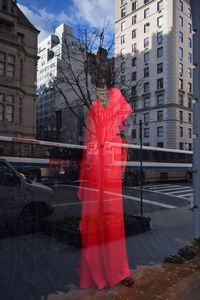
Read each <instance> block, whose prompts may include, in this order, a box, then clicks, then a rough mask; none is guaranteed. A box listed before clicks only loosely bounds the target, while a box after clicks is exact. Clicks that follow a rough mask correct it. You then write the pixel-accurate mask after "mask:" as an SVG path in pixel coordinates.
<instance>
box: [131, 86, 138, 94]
mask: <svg viewBox="0 0 200 300" xmlns="http://www.w3.org/2000/svg"><path fill="white" fill-rule="evenodd" d="M131 93H132V96H135V95H136V93H137V89H136V85H134V86H132V90H131Z"/></svg>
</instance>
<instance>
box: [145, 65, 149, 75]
mask: <svg viewBox="0 0 200 300" xmlns="http://www.w3.org/2000/svg"><path fill="white" fill-rule="evenodd" d="M144 77H149V67H146V68H144Z"/></svg>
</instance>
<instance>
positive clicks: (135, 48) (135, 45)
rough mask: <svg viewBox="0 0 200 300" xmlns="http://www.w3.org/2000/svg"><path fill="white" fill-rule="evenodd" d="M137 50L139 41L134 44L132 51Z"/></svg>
mask: <svg viewBox="0 0 200 300" xmlns="http://www.w3.org/2000/svg"><path fill="white" fill-rule="evenodd" d="M136 51H137V43H134V44H132V53H135V52H136Z"/></svg>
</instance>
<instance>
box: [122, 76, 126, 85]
mask: <svg viewBox="0 0 200 300" xmlns="http://www.w3.org/2000/svg"><path fill="white" fill-rule="evenodd" d="M125 80H126V77H125V75H122V76H121V84H122V85H124V84H125Z"/></svg>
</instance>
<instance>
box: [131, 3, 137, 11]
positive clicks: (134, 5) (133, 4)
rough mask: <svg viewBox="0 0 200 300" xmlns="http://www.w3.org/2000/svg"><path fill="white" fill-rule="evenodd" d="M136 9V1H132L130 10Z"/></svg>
mask: <svg viewBox="0 0 200 300" xmlns="http://www.w3.org/2000/svg"><path fill="white" fill-rule="evenodd" d="M136 9H137V1H134V2H133V3H132V11H134V10H136Z"/></svg>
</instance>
